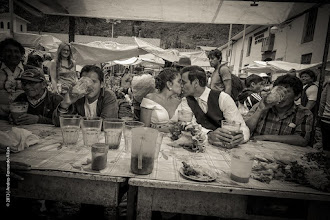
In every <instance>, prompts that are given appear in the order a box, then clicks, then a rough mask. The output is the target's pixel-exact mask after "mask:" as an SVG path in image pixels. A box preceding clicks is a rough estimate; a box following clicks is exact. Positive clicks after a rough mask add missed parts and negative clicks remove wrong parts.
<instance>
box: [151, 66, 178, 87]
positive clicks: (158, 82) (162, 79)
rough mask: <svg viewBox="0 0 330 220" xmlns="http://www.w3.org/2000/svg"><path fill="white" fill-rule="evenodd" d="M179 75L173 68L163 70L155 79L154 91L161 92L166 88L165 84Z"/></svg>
mask: <svg viewBox="0 0 330 220" xmlns="http://www.w3.org/2000/svg"><path fill="white" fill-rule="evenodd" d="M179 74H180V73H179V71H177V70H176V69H174V68H165V69H163V70H162V71H160V73H159V74H158V76H156V78H155V87H156V89H158V90H159V91H162V90H163V89H164V88H165V87H166V83H167V82H172V81H173V80H174V79H175V78H176V77H177V76H178V75H179Z"/></svg>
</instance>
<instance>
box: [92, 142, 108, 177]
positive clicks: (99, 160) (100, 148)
mask: <svg viewBox="0 0 330 220" xmlns="http://www.w3.org/2000/svg"><path fill="white" fill-rule="evenodd" d="M108 149H109V147H108V145H107V144H103V143H96V144H93V145H92V149H91V151H92V170H97V171H99V170H103V169H104V168H105V167H106V166H107V159H108Z"/></svg>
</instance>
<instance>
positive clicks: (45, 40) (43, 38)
mask: <svg viewBox="0 0 330 220" xmlns="http://www.w3.org/2000/svg"><path fill="white" fill-rule="evenodd" d="M14 36H15V39H16V40H17V41H18V42H20V43H21V44H22V45H23V46H24V47H27V48H31V49H37V50H43V49H44V50H45V51H49V52H56V50H57V48H58V45H59V44H60V43H62V41H60V40H59V39H57V38H56V37H53V36H51V35H46V34H42V35H39V34H31V33H16V32H14ZM8 37H11V36H10V33H9V32H1V33H0V41H2V40H4V39H5V38H8Z"/></svg>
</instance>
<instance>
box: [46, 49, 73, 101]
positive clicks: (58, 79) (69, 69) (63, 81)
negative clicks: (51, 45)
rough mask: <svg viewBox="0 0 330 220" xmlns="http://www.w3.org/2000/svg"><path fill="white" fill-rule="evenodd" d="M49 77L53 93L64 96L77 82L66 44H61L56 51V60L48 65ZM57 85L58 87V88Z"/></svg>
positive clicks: (70, 54)
mask: <svg viewBox="0 0 330 220" xmlns="http://www.w3.org/2000/svg"><path fill="white" fill-rule="evenodd" d="M50 77H51V82H52V87H53V91H54V92H55V93H58V94H62V95H64V94H65V93H67V92H68V90H69V89H70V87H71V86H72V85H73V84H74V83H76V82H77V81H78V77H77V73H76V64H75V61H74V60H73V58H72V50H71V47H70V45H69V44H68V43H61V44H60V45H59V46H58V49H57V55H56V59H54V60H52V61H51V64H50ZM58 84H59V86H58Z"/></svg>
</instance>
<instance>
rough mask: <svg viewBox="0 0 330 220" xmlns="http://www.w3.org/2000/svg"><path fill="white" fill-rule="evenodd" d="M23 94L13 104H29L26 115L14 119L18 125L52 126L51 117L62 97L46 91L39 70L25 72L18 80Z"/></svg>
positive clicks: (44, 80) (42, 75) (45, 84)
mask: <svg viewBox="0 0 330 220" xmlns="http://www.w3.org/2000/svg"><path fill="white" fill-rule="evenodd" d="M16 80H20V81H21V84H22V89H23V90H24V93H22V94H20V95H19V96H18V97H17V98H16V99H15V102H27V103H28V104H29V106H28V110H27V114H23V115H21V116H19V117H18V118H15V120H14V122H15V124H18V125H24V124H36V123H39V124H52V115H53V112H54V110H55V109H56V107H57V106H58V104H59V103H60V102H61V101H62V97H61V96H59V95H57V94H53V93H51V92H49V91H48V90H47V82H46V78H45V76H44V74H43V72H42V70H41V69H39V68H31V69H27V70H25V71H24V72H23V73H22V75H21V77H20V78H16Z"/></svg>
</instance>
